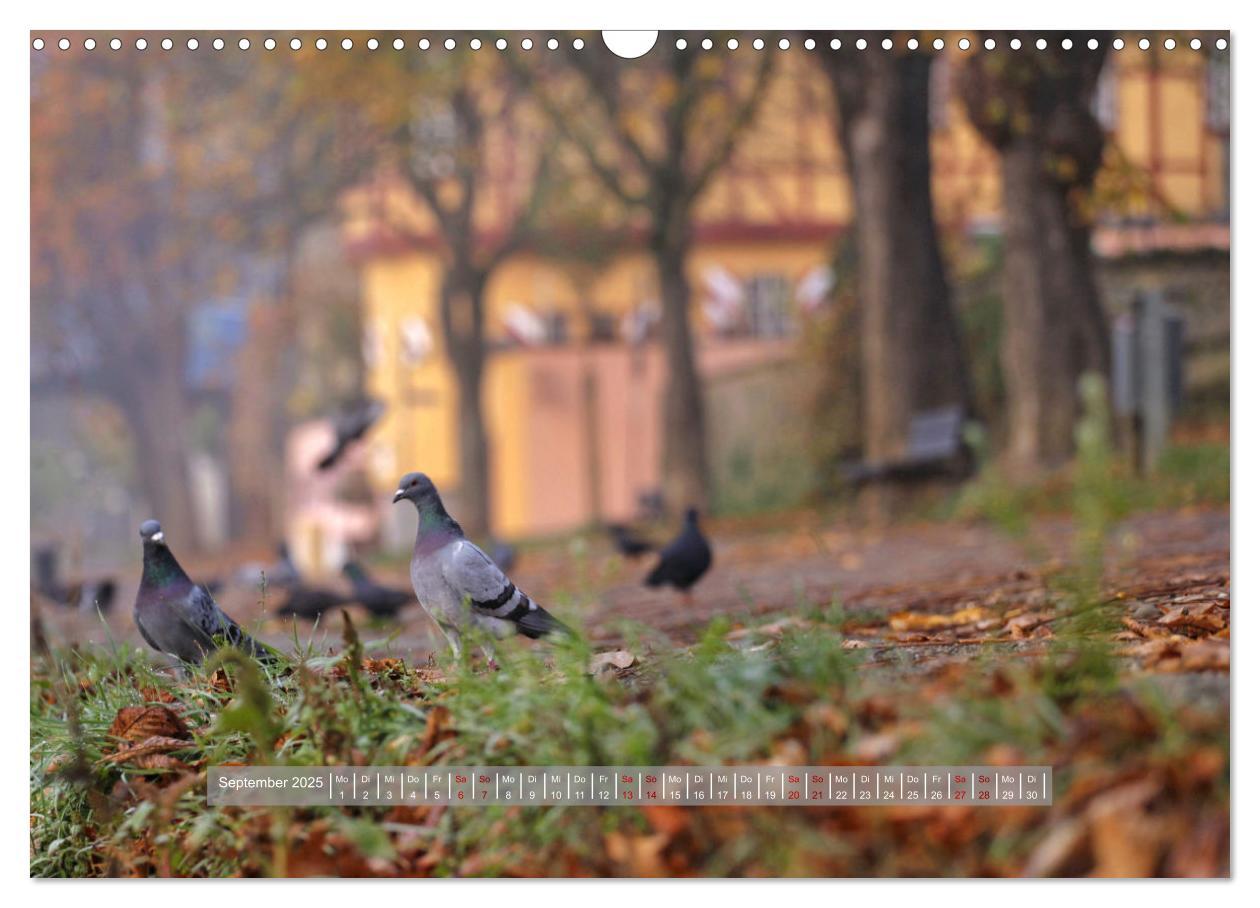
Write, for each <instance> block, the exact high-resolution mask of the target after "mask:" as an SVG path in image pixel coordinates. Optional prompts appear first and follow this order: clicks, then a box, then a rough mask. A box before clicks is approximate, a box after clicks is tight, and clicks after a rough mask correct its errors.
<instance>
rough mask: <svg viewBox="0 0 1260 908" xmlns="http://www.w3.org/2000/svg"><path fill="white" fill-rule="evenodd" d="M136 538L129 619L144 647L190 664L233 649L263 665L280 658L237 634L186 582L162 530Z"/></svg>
mask: <svg viewBox="0 0 1260 908" xmlns="http://www.w3.org/2000/svg"><path fill="white" fill-rule="evenodd" d="M140 538H141V539H143V540H144V562H143V568H142V572H141V575H140V589H139V591H138V592H137V593H136V607H135V611H134V613H133V614H134V616H135V620H136V627H137V628H139V629H140V636H142V637H143V638H144V641H145V643H147V644H149V646H151V647H153V648H154V649H155V650H157V651H158V652H160V653H167V654H168V655H171V656H174V657H176V658H177V659H180V660H181V661H183V662H191V663H194V664H198V663H200V662H202V661H203V660H204V659H205V658H206V656H207V655H208V654H209V653H211V652H213V651H214V650H216V649H218V648H219V647H221V646H235V647H237V648H238V649H240V650H243V651H244V652H246V653H249V654H250V655H251V656H254V657H255V658H258V659H261V660H263V661H266V662H274V661H276V660H277V659H280V658H281V656H280V654H279V653H278V652H277V651H276V650H274V649H272V648H271V647H269V646H267V645H266V644H263V643H259V642H258V641H257V640H255V639H254V638H253V637H251V636H250V635H249V634H247V633H245V631H243V630H241V627H240V625H239V624H237V623H236V622H235V621H233V620H232V619H231V618H230V617H229V616H228V615H227V614H225V613H224V611H223V610H222V609H221V608H219V606H218V603H216V602H215V601H214V597H213V596H211V595H210V592H209V590H207V589H206V588H205V587H204V586H201V585H199V584H196V583H193V582H192V580H191V579H189V577H188V574H186V573H185V572H184V569H183V568H182V567H180V564H179V562H178V561H176V560H175V555H174V554H173V553H172V552H171V550H170V548H169V547H168V546H167V544H166V536H165V535H164V534H163V533H162V526H161V524H159V523H158V522H157V521H156V520H146V521H145V522H144V523H143V524H141V525H140Z"/></svg>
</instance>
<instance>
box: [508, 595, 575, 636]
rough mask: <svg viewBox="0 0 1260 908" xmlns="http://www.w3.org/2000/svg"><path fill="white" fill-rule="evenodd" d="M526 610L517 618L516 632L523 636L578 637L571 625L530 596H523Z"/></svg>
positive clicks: (523, 604)
mask: <svg viewBox="0 0 1260 908" xmlns="http://www.w3.org/2000/svg"><path fill="white" fill-rule="evenodd" d="M522 600H523V601H522V603H521V604H522V606H524V608H525V611H524V612H523V613H522V614H521V616H520V617H519V618H517V619H515V620H516V632H517V633H518V634H521V635H522V636H525V637H529V638H530V639H531V640H537V639H538V638H539V637H552V636H565V637H576V636H577V634H575V633H574V632H573V628H571V627H569V626H568V625H567V624H565V623H564V622H563V621H561V620H560V619H559V618H557V617H556V616H555V615H553V614H551V612H549V611H547V610H546V609H545V608H543V607H542V606H540V605H538V604H537V603H535V602H534V601H533V600H531V599H530V598H529V597H528V596H524V597H522Z"/></svg>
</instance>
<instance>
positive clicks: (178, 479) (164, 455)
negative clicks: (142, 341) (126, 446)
mask: <svg viewBox="0 0 1260 908" xmlns="http://www.w3.org/2000/svg"><path fill="white" fill-rule="evenodd" d="M182 380H183V375H182V373H181V372H179V371H178V370H176V371H174V372H170V371H165V370H164V371H163V372H162V373H161V377H160V378H157V379H155V380H153V381H151V382H146V383H144V384H143V386H142V387H140V388H138V389H131V390H128V391H127V392H124V393H122V394H119V395H116V398H115V399H116V400H118V401H119V403H120V405H121V408H122V412H123V416H124V418H125V419H126V420H127V423H128V425H129V426H130V427H131V432H132V438H133V439H134V442H135V451H136V466H137V469H138V470H139V474H140V477H139V478H140V484H141V488H142V489H143V491H144V495H145V498H146V499H147V504H148V506H149V508H150V509H151V511H152V514H151V515H150V516H152V517H154V518H156V519H157V520H158V521H160V522H161V524H162V530H163V531H164V532H165V533H166V535H167V538H169V539H170V540H171V544H172V545H176V546H178V547H179V548H180V549H181V550H182V551H190V550H196V549H199V548H201V546H202V540H201V538H200V537H199V534H198V532H197V521H196V514H195V511H194V505H193V495H192V488H191V486H190V477H189V472H188V445H187V416H188V412H189V406H188V401H187V400H185V398H184V393H183V388H182V385H181V382H182ZM141 381H142V382H143V378H141Z"/></svg>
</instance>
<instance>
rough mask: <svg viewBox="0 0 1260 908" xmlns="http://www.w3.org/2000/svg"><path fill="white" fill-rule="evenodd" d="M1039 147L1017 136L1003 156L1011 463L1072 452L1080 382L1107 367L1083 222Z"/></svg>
mask: <svg viewBox="0 0 1260 908" xmlns="http://www.w3.org/2000/svg"><path fill="white" fill-rule="evenodd" d="M1045 157H1046V155H1045V151H1044V149H1043V148H1041V147H1040V146H1039V145H1038V144H1037V143H1035V142H1032V141H1028V140H1026V139H1025V140H1019V141H1015V142H1012V143H1011V144H1010V145H1008V146H1007V147H1006V148H1005V149H1004V151H1003V153H1002V195H1003V218H1004V223H1005V232H1006V253H1005V261H1004V264H1003V274H1002V281H1003V291H1002V295H1003V312H1004V320H1005V324H1006V327H1005V333H1004V335H1003V338H1002V368H1003V373H1004V378H1005V386H1006V392H1007V418H1008V426H1009V437H1008V441H1007V449H1008V457H1009V459H1010V465H1011V467H1012V468H1013V469H1014V470H1015V471H1017V472H1021V473H1028V472H1032V471H1035V470H1037V469H1039V468H1046V467H1055V466H1058V465H1059V464H1062V463H1063V462H1064V461H1066V460H1068V459H1069V458H1071V456H1072V452H1073V448H1074V443H1073V430H1074V427H1075V424H1076V420H1077V416H1078V414H1079V409H1080V407H1079V393H1078V389H1077V384H1078V382H1079V380H1080V377H1081V376H1082V375H1083V374H1085V373H1086V372H1090V371H1093V372H1099V373H1100V374H1104V375H1105V374H1106V371H1107V361H1108V352H1109V351H1108V349H1107V328H1106V320H1105V319H1104V317H1103V313H1102V306H1101V303H1100V302H1099V299H1098V293H1097V290H1096V289H1095V286H1094V279H1093V268H1092V264H1093V262H1092V258H1093V257H1092V253H1091V252H1090V237H1089V227H1088V225H1087V224H1085V223H1084V222H1083V220H1082V219H1081V218H1080V217H1079V216H1078V215H1077V214H1076V213H1075V212H1074V211H1073V210H1072V209H1073V206H1072V203H1071V200H1070V199H1069V197H1068V194H1067V193H1066V192H1065V191H1064V188H1063V187H1062V186H1060V185H1058V184H1057V183H1056V181H1055V180H1053V179H1052V178H1051V176H1050V174H1049V172H1048V170H1047V168H1046V163H1045Z"/></svg>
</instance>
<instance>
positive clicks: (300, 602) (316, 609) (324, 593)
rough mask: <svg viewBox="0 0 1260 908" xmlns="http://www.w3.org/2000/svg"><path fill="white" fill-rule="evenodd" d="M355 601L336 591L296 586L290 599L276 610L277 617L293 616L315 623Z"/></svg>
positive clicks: (292, 588) (291, 591) (290, 590)
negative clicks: (318, 619)
mask: <svg viewBox="0 0 1260 908" xmlns="http://www.w3.org/2000/svg"><path fill="white" fill-rule="evenodd" d="M353 601H354V600H353V599H351V598H350V597H348V596H344V595H342V594H341V593H338V592H336V591H335V590H328V589H322V588H320V587H317V586H306V585H304V584H301V583H299V584H296V585H294V586H292V587H290V588H289V597H288V598H287V599H285V600H284V604H283V605H281V606H280V608H278V609H276V614H277V615H293V616H295V617H297V618H303V619H305V620H307V621H314V620H316V619H317V618H319V617H320V616H321V615H323V614H324V612H326V611H329V610H330V609H335V608H340V607H341V606H343V605H349V604H350V603H351V602H353Z"/></svg>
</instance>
